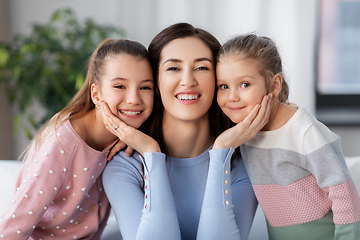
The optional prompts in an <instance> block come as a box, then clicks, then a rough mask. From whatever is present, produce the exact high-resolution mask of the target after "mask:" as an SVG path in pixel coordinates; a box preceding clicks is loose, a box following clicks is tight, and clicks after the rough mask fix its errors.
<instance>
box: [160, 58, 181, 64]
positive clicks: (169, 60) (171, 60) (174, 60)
mask: <svg viewBox="0 0 360 240" xmlns="http://www.w3.org/2000/svg"><path fill="white" fill-rule="evenodd" d="M167 62H175V63H177V62H182V61H181V60H180V59H176V58H169V59H167V60H165V61H164V63H163V65H164V64H165V63H167Z"/></svg>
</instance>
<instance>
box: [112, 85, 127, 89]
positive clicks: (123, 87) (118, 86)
mask: <svg viewBox="0 0 360 240" xmlns="http://www.w3.org/2000/svg"><path fill="white" fill-rule="evenodd" d="M114 88H118V89H125V86H124V85H115V86H114Z"/></svg>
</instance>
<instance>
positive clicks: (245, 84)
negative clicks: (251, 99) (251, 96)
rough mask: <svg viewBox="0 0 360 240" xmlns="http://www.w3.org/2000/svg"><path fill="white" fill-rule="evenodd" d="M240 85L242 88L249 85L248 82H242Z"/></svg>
mask: <svg viewBox="0 0 360 240" xmlns="http://www.w3.org/2000/svg"><path fill="white" fill-rule="evenodd" d="M241 87H242V88H248V87H250V83H242V84H241Z"/></svg>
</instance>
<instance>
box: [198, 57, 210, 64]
mask: <svg viewBox="0 0 360 240" xmlns="http://www.w3.org/2000/svg"><path fill="white" fill-rule="evenodd" d="M202 61H209V62H211V63H212V61H211V60H210V59H208V58H206V57H203V58H197V59H195V62H202Z"/></svg>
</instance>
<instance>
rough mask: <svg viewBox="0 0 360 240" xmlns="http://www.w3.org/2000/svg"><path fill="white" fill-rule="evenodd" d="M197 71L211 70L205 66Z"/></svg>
mask: <svg viewBox="0 0 360 240" xmlns="http://www.w3.org/2000/svg"><path fill="white" fill-rule="evenodd" d="M195 70H200V71H204V70H209V68H208V67H205V66H201V67H197V68H196V69H195Z"/></svg>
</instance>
